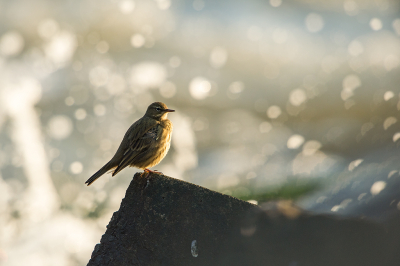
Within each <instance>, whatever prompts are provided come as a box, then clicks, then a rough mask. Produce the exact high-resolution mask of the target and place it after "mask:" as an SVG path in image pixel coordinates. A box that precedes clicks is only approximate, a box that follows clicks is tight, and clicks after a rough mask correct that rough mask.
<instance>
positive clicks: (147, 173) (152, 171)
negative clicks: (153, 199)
mask: <svg viewBox="0 0 400 266" xmlns="http://www.w3.org/2000/svg"><path fill="white" fill-rule="evenodd" d="M150 173H152V174H153V173H154V174H155V173H158V174H163V173H161V172H159V171H157V170H150V169H147V168H145V169H144V170H143V174H144V178H147V177H148V176H149V174H150Z"/></svg>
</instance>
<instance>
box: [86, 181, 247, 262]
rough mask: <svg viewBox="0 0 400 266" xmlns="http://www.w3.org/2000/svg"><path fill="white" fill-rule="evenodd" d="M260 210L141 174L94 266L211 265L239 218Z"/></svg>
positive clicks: (112, 223)
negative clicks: (250, 211) (246, 213)
mask: <svg viewBox="0 0 400 266" xmlns="http://www.w3.org/2000/svg"><path fill="white" fill-rule="evenodd" d="M254 207H255V205H252V204H250V203H247V202H244V201H241V200H238V199H236V198H233V197H230V196H227V195H223V194H220V193H217V192H214V191H211V190H208V189H205V188H202V187H200V186H197V185H194V184H190V183H187V182H184V181H181V180H177V179H174V178H171V177H167V176H163V175H159V174H150V175H149V176H148V177H147V178H143V177H142V176H141V174H140V173H137V174H135V176H134V178H133V180H132V182H131V184H130V185H129V188H128V190H127V191H126V195H125V198H124V199H123V200H122V203H121V207H120V209H119V211H118V212H115V213H114V215H113V217H112V219H111V221H110V223H109V225H108V226H107V231H106V233H105V234H104V235H103V237H102V238H101V243H100V244H98V245H97V246H96V248H95V250H94V252H93V254H92V258H91V260H90V261H89V264H88V265H90V266H92V265H118V266H123V265H210V264H211V263H213V262H215V260H216V259H217V258H218V257H220V255H221V254H220V251H221V247H223V246H225V245H227V240H228V235H229V234H230V233H231V232H232V230H234V225H235V224H236V223H237V221H238V220H239V217H240V216H241V215H243V213H244V212H245V211H248V210H250V209H251V208H254ZM192 249H193V251H192ZM196 256H197V257H196Z"/></svg>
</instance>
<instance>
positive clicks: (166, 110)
mask: <svg viewBox="0 0 400 266" xmlns="http://www.w3.org/2000/svg"><path fill="white" fill-rule="evenodd" d="M165 112H167V113H172V112H175V110H172V109H165Z"/></svg>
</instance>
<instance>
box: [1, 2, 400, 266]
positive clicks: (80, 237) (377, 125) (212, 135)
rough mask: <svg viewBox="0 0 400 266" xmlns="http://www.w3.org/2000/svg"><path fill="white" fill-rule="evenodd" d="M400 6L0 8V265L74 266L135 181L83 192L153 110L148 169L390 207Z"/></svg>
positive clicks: (318, 200)
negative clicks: (160, 106) (163, 107)
mask: <svg viewBox="0 0 400 266" xmlns="http://www.w3.org/2000/svg"><path fill="white" fill-rule="evenodd" d="M399 11H400V3H399V2H398V1H397V0H340V1H338V0H269V1H267V0H265V1H260V0H250V1H237V0H233V1H221V0H218V1H215V0H214V1H209V0H194V1H191V0H189V1H180V0H154V1H153V0H96V1H94V0H80V1H77V0H68V1H60V0H58V1H50V0H30V1H27V0H25V1H24V0H13V1H7V0H2V1H0V22H1V23H0V169H1V172H0V265H13V266H14V265H41V266H44V265H61V266H63V265H68V266H70V265H86V263H87V262H88V260H89V258H90V255H91V252H92V251H93V248H94V246H95V244H96V243H98V242H99V241H100V237H101V235H102V234H103V233H104V232H105V229H106V228H105V226H106V225H107V224H108V222H109V220H110V218H111V216H112V213H113V212H115V211H117V210H118V208H119V204H120V202H121V199H122V198H123V197H124V194H125V190H126V188H127V187H128V185H129V183H130V181H131V180H132V176H133V174H134V173H135V172H136V171H138V169H135V168H127V169H125V170H124V171H122V172H121V173H119V174H118V175H117V176H116V177H111V176H110V175H104V176H102V177H101V178H100V179H98V181H96V182H95V183H94V184H93V185H92V186H90V187H86V186H85V185H84V182H85V181H86V180H87V179H88V178H89V177H90V176H91V175H92V174H93V173H94V172H95V171H97V170H98V169H99V168H100V167H101V166H102V165H103V164H105V163H106V162H107V161H108V160H109V159H110V158H111V157H112V155H113V154H114V152H115V151H116V149H117V148H118V145H119V144H120V141H121V140H122V137H123V135H124V133H125V131H126V130H127V129H128V128H129V126H130V125H131V124H132V123H133V122H134V121H136V120H137V119H138V118H140V117H141V116H142V115H143V114H144V112H145V110H146V108H147V106H148V105H149V104H150V103H152V102H153V101H162V102H164V103H166V104H167V105H168V107H169V108H172V109H176V111H177V112H176V113H172V114H170V115H169V118H170V120H171V121H172V122H173V123H174V133H173V140H172V141H173V142H172V148H171V150H170V152H169V154H168V155H167V157H166V158H165V159H164V161H163V162H162V163H161V164H160V165H158V166H157V167H156V168H155V169H157V170H159V171H162V172H163V173H164V174H166V175H168V176H172V177H175V178H179V179H182V180H185V181H189V182H192V183H195V184H198V185H201V186H205V187H207V188H210V189H213V190H216V191H220V192H222V193H225V194H229V195H233V196H237V197H239V198H242V199H245V200H252V202H262V201H265V200H269V199H281V198H283V199H293V200H296V204H298V205H300V206H301V207H302V208H304V209H306V210H310V211H314V212H317V213H331V214H335V215H346V216H357V217H367V218H370V219H374V220H378V221H385V219H387V218H388V217H390V216H392V215H395V214H396V213H397V212H399V209H400V203H399V200H400V192H399V191H400V176H399V170H400V167H399V162H400V150H399V145H400V144H399V143H400V141H398V140H399V139H400V123H399V121H398V114H399V112H400V111H399V110H400V98H399V93H400V87H399V84H400V67H399V64H400V12H399Z"/></svg>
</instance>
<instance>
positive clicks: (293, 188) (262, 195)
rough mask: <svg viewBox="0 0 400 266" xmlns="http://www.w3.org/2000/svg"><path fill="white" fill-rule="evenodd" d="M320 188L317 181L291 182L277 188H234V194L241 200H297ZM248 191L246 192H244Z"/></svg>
mask: <svg viewBox="0 0 400 266" xmlns="http://www.w3.org/2000/svg"><path fill="white" fill-rule="evenodd" d="M319 188H320V184H319V183H317V182H305V183H302V184H299V182H290V183H287V184H284V185H283V186H280V187H278V188H275V189H272V190H271V189H265V190H260V189H259V190H258V191H254V189H250V188H247V189H242V188H241V189H234V190H233V193H232V196H233V197H236V198H238V199H241V200H245V201H247V200H256V201H258V202H265V201H270V200H281V199H287V200H288V199H290V200H296V199H298V198H300V197H302V196H304V195H307V194H310V193H312V192H314V191H316V190H318V189H319ZM243 192H246V193H243Z"/></svg>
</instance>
